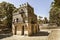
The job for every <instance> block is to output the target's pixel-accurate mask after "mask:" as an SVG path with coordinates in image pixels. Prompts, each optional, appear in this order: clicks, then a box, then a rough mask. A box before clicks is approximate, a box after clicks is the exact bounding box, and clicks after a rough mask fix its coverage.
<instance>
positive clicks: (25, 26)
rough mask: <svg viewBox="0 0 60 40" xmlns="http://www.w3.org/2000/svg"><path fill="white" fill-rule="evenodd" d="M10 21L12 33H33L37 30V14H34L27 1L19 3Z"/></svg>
mask: <svg viewBox="0 0 60 40" xmlns="http://www.w3.org/2000/svg"><path fill="white" fill-rule="evenodd" d="M15 10H17V9H15ZM12 22H13V23H12V27H13V28H12V31H13V34H16V35H17V34H18V35H33V34H35V33H37V32H38V25H37V16H36V15H35V14H34V8H33V7H31V6H30V5H29V4H28V3H24V4H22V5H20V7H19V8H18V10H17V12H15V13H13V21H12Z"/></svg>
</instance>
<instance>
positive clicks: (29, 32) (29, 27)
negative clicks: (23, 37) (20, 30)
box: [28, 24, 32, 36]
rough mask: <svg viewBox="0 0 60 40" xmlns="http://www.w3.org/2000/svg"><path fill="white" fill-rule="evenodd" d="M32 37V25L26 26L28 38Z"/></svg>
mask: <svg viewBox="0 0 60 40" xmlns="http://www.w3.org/2000/svg"><path fill="white" fill-rule="evenodd" d="M31 35H32V25H31V24H28V36H31Z"/></svg>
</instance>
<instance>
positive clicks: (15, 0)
mask: <svg viewBox="0 0 60 40" xmlns="http://www.w3.org/2000/svg"><path fill="white" fill-rule="evenodd" d="M2 1H6V2H9V3H12V4H14V5H15V6H16V7H19V5H21V4H24V3H26V2H28V3H29V4H30V5H31V6H32V7H33V8H34V13H35V14H36V15H37V16H42V17H47V18H49V11H50V6H51V2H53V0H0V2H2Z"/></svg>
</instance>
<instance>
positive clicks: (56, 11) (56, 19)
mask: <svg viewBox="0 0 60 40" xmlns="http://www.w3.org/2000/svg"><path fill="white" fill-rule="evenodd" d="M51 6H52V8H51V10H50V23H55V24H57V25H58V26H60V1H59V0H54V2H53V4H52V5H51Z"/></svg>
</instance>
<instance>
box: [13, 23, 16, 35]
mask: <svg viewBox="0 0 60 40" xmlns="http://www.w3.org/2000/svg"><path fill="white" fill-rule="evenodd" d="M16 31H17V26H15V25H14V24H12V34H13V35H16V34H17V32H16Z"/></svg>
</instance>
